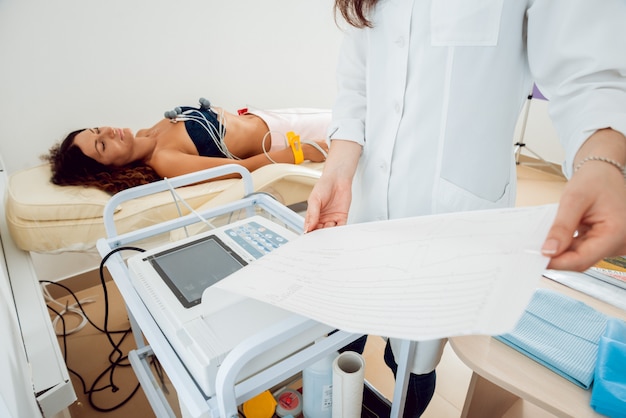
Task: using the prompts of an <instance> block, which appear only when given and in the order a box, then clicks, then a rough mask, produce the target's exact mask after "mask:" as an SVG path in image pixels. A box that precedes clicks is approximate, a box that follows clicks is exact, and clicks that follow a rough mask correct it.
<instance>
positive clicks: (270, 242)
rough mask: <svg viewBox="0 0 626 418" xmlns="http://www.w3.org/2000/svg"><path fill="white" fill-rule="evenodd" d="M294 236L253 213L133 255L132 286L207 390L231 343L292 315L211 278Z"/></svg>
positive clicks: (276, 353) (280, 353) (293, 344)
mask: <svg viewBox="0 0 626 418" xmlns="http://www.w3.org/2000/svg"><path fill="white" fill-rule="evenodd" d="M296 236H297V235H296V234H295V233H294V232H292V231H290V230H288V229H286V228H285V227H283V226H281V225H279V224H277V223H275V222H273V221H270V220H269V219H267V218H265V217H261V216H258V215H255V216H252V217H249V218H246V219H244V220H241V221H236V222H234V223H231V224H228V225H226V226H222V227H219V228H216V229H213V230H211V231H209V232H205V233H202V234H199V235H196V236H193V237H189V238H186V239H183V240H181V241H177V242H174V243H169V244H166V245H164V246H161V247H159V248H156V249H152V250H150V251H146V252H143V253H141V254H138V255H135V256H133V257H131V258H129V260H128V269H129V272H130V279H131V282H132V283H133V286H134V287H135V288H136V290H137V292H138V294H139V296H140V297H141V299H142V300H143V302H144V304H145V305H146V307H147V308H148V310H149V311H150V313H151V315H152V316H153V317H154V319H155V321H156V323H157V324H158V325H159V327H160V328H161V330H162V332H163V334H164V335H165V336H166V338H167V340H168V341H169V343H170V344H171V345H172V347H173V348H174V350H175V351H176V353H177V354H178V356H179V357H180V358H181V360H182V362H183V363H184V364H185V367H186V368H187V369H188V371H189V373H190V374H191V375H192V376H193V378H194V380H195V381H196V383H197V385H198V386H199V387H200V388H201V390H202V391H203V392H204V394H205V396H207V397H210V396H212V395H214V394H215V378H216V375H217V372H218V370H219V367H220V364H221V362H222V361H223V360H224V358H225V357H226V355H227V354H228V353H229V352H230V350H232V349H233V348H234V347H235V346H236V345H237V344H238V343H240V342H242V341H243V340H244V339H245V338H246V337H248V336H250V335H252V334H254V333H255V332H257V331H258V330H260V329H263V328H265V327H268V326H270V325H272V324H276V323H277V322H279V321H281V320H283V319H286V318H288V317H289V316H293V314H292V313H290V312H287V311H285V310H283V309H280V308H277V307H274V306H272V305H270V304H266V303H264V302H260V301H257V300H254V299H250V298H246V297H243V296H239V295H237V294H234V293H231V292H227V291H224V290H220V289H217V288H215V287H212V285H213V284H214V283H216V282H218V281H219V280H221V279H223V278H224V277H226V276H228V275H229V274H231V273H233V272H235V271H237V270H239V269H240V268H243V267H245V266H246V265H247V264H248V263H251V262H253V261H254V260H256V259H258V258H260V257H262V256H263V255H265V254H267V253H269V252H270V251H272V250H274V249H276V248H278V247H280V246H281V245H283V244H285V243H287V242H288V241H289V240H291V239H294V238H295V237H296ZM259 280H263V277H259ZM326 327H327V326H325V325H321V324H320V326H319V327H317V328H315V329H312V330H311V331H310V332H311V333H312V335H313V334H315V335H319V334H320V332H321V331H324V330H321V328H326ZM299 341H300V342H299ZM302 341H307V339H300V340H298V341H290V342H287V343H286V344H284V345H282V346H281V347H280V348H279V349H276V350H272V351H271V352H268V353H265V354H263V355H262V356H260V357H259V358H258V359H257V360H255V361H254V362H251V363H250V364H249V365H248V366H246V368H245V369H244V370H243V371H242V375H241V376H240V378H241V379H244V378H247V377H249V376H251V375H253V374H255V373H257V372H259V371H261V370H262V369H263V368H264V367H267V366H268V365H271V364H272V363H274V362H276V361H278V360H280V359H281V358H283V357H284V356H286V355H288V354H290V353H293V352H296V351H298V350H300V349H302V348H304V345H305V344H306V343H303V342H302Z"/></svg>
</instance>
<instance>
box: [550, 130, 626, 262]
mask: <svg viewBox="0 0 626 418" xmlns="http://www.w3.org/2000/svg"><path fill="white" fill-rule="evenodd" d="M592 138H593V137H592ZM622 138H623V137H622ZM581 150H582V148H581ZM613 151H614V150H613ZM607 152H610V150H609V151H607V150H604V151H602V150H598V149H596V150H593V151H592V152H591V151H589V150H587V151H584V152H579V153H578V155H579V156H583V157H582V158H580V157H577V159H576V161H581V160H582V159H583V158H584V156H585V155H600V156H606V155H609V156H612V155H616V153H607ZM619 154H620V152H618V153H617V155H619ZM615 160H616V161H620V159H618V158H615ZM542 252H543V254H544V255H545V256H548V257H551V260H550V263H549V264H548V268H549V269H556V270H573V271H584V270H586V269H588V268H589V267H591V266H592V265H593V264H595V263H596V262H598V261H599V260H601V259H602V258H604V257H609V256H620V255H626V184H625V182H624V177H623V175H622V174H621V173H620V171H619V170H618V169H617V167H615V166H613V165H611V164H610V163H607V162H604V161H587V162H585V163H584V164H583V165H582V166H580V169H579V170H578V171H577V172H576V173H574V174H573V175H572V177H571V179H570V180H569V182H568V183H567V185H566V186H565V189H564V190H563V194H562V195H561V200H560V202H559V209H558V212H557V215H556V218H555V220H554V223H553V225H552V227H551V229H550V231H549V232H548V237H547V238H546V241H545V243H544V246H543V249H542Z"/></svg>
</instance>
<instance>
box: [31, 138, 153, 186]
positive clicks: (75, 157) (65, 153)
mask: <svg viewBox="0 0 626 418" xmlns="http://www.w3.org/2000/svg"><path fill="white" fill-rule="evenodd" d="M83 131H84V129H79V130H76V131H73V132H71V133H70V134H69V135H67V137H66V138H65V139H64V140H63V141H62V142H61V143H60V144H56V145H54V146H53V147H52V148H50V151H49V154H48V155H44V156H43V157H42V158H43V159H44V160H46V161H48V162H49V163H50V168H51V170H52V177H51V178H50V181H52V183H54V184H57V185H59V186H85V187H96V188H98V189H100V190H104V191H105V192H107V193H111V194H115V193H117V192H120V191H122V190H125V189H128V188H130V187H134V186H139V185H142V184H147V183H151V182H153V181H156V180H161V177H160V176H159V175H158V174H157V173H156V172H155V171H154V170H153V169H152V168H151V167H149V166H147V165H145V164H142V163H141V162H134V163H131V164H128V165H125V166H123V167H111V166H106V165H103V164H100V163H99V162H97V161H96V160H94V159H92V158H90V157H87V156H86V155H85V154H83V152H82V151H81V149H80V148H78V146H76V145H75V144H74V138H75V137H76V135H78V134H79V133H81V132H83Z"/></svg>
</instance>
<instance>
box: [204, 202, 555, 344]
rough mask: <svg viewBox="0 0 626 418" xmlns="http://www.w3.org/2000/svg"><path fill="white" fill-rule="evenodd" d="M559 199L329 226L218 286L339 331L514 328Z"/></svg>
mask: <svg viewBox="0 0 626 418" xmlns="http://www.w3.org/2000/svg"><path fill="white" fill-rule="evenodd" d="M556 208H557V206H556V205H546V206H536V207H523V208H514V209H493V210H484V211H474V212H464V213H453V214H445V215H433V216H420V217H415V218H406V219H398V220H389V221H380V222H370V223H361V224H353V225H347V226H342V227H336V228H328V229H322V230H318V231H314V232H311V233H308V234H305V235H302V236H300V237H298V238H297V239H295V240H292V241H290V242H289V243H288V244H286V245H284V246H282V247H280V248H278V249H276V250H274V251H272V252H271V253H269V254H267V255H265V256H263V257H262V258H261V259H259V260H256V261H255V262H254V263H251V264H249V265H248V266H246V267H244V268H242V269H240V270H239V271H237V272H235V273H234V274H232V275H230V276H228V277H227V278H225V279H223V280H222V281H220V282H219V283H217V284H215V285H214V286H217V287H219V288H222V289H226V290H229V291H232V292H236V293H239V294H242V295H244V296H248V297H251V298H255V299H259V300H261V301H265V302H267V303H270V304H272V305H275V306H278V307H280V308H283V309H286V310H289V311H292V312H295V313H297V314H300V315H303V316H306V317H309V318H312V319H315V320H317V321H319V322H322V323H326V324H328V325H331V326H334V327H336V328H339V329H342V330H345V331H348V332H354V333H363V334H372V335H381V336H386V337H396V338H403V339H408V340H428V339H436V338H444V337H451V336H457V335H469V334H484V335H497V334H503V333H506V332H509V331H511V330H512V329H513V328H514V326H515V324H516V323H517V321H518V319H519V318H520V317H521V315H522V313H523V311H524V308H525V307H526V306H527V304H528V302H529V301H530V299H531V297H532V295H533V292H534V291H535V289H536V288H537V286H538V282H539V280H540V278H541V274H542V272H543V271H544V269H545V268H546V266H547V264H548V258H546V257H543V256H542V255H541V253H540V249H541V246H542V245H543V241H544V240H545V237H546V235H547V233H548V230H549V228H550V225H551V224H552V221H553V220H554V217H555V214H556Z"/></svg>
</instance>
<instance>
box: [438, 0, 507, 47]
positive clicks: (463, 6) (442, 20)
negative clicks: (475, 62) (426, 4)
mask: <svg viewBox="0 0 626 418" xmlns="http://www.w3.org/2000/svg"><path fill="white" fill-rule="evenodd" d="M503 3H504V0H433V2H432V5H431V9H430V25H431V29H430V30H431V43H432V45H433V46H471V45H476V46H494V45H496V44H497V42H498V34H499V31H500V19H501V17H502V6H503Z"/></svg>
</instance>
